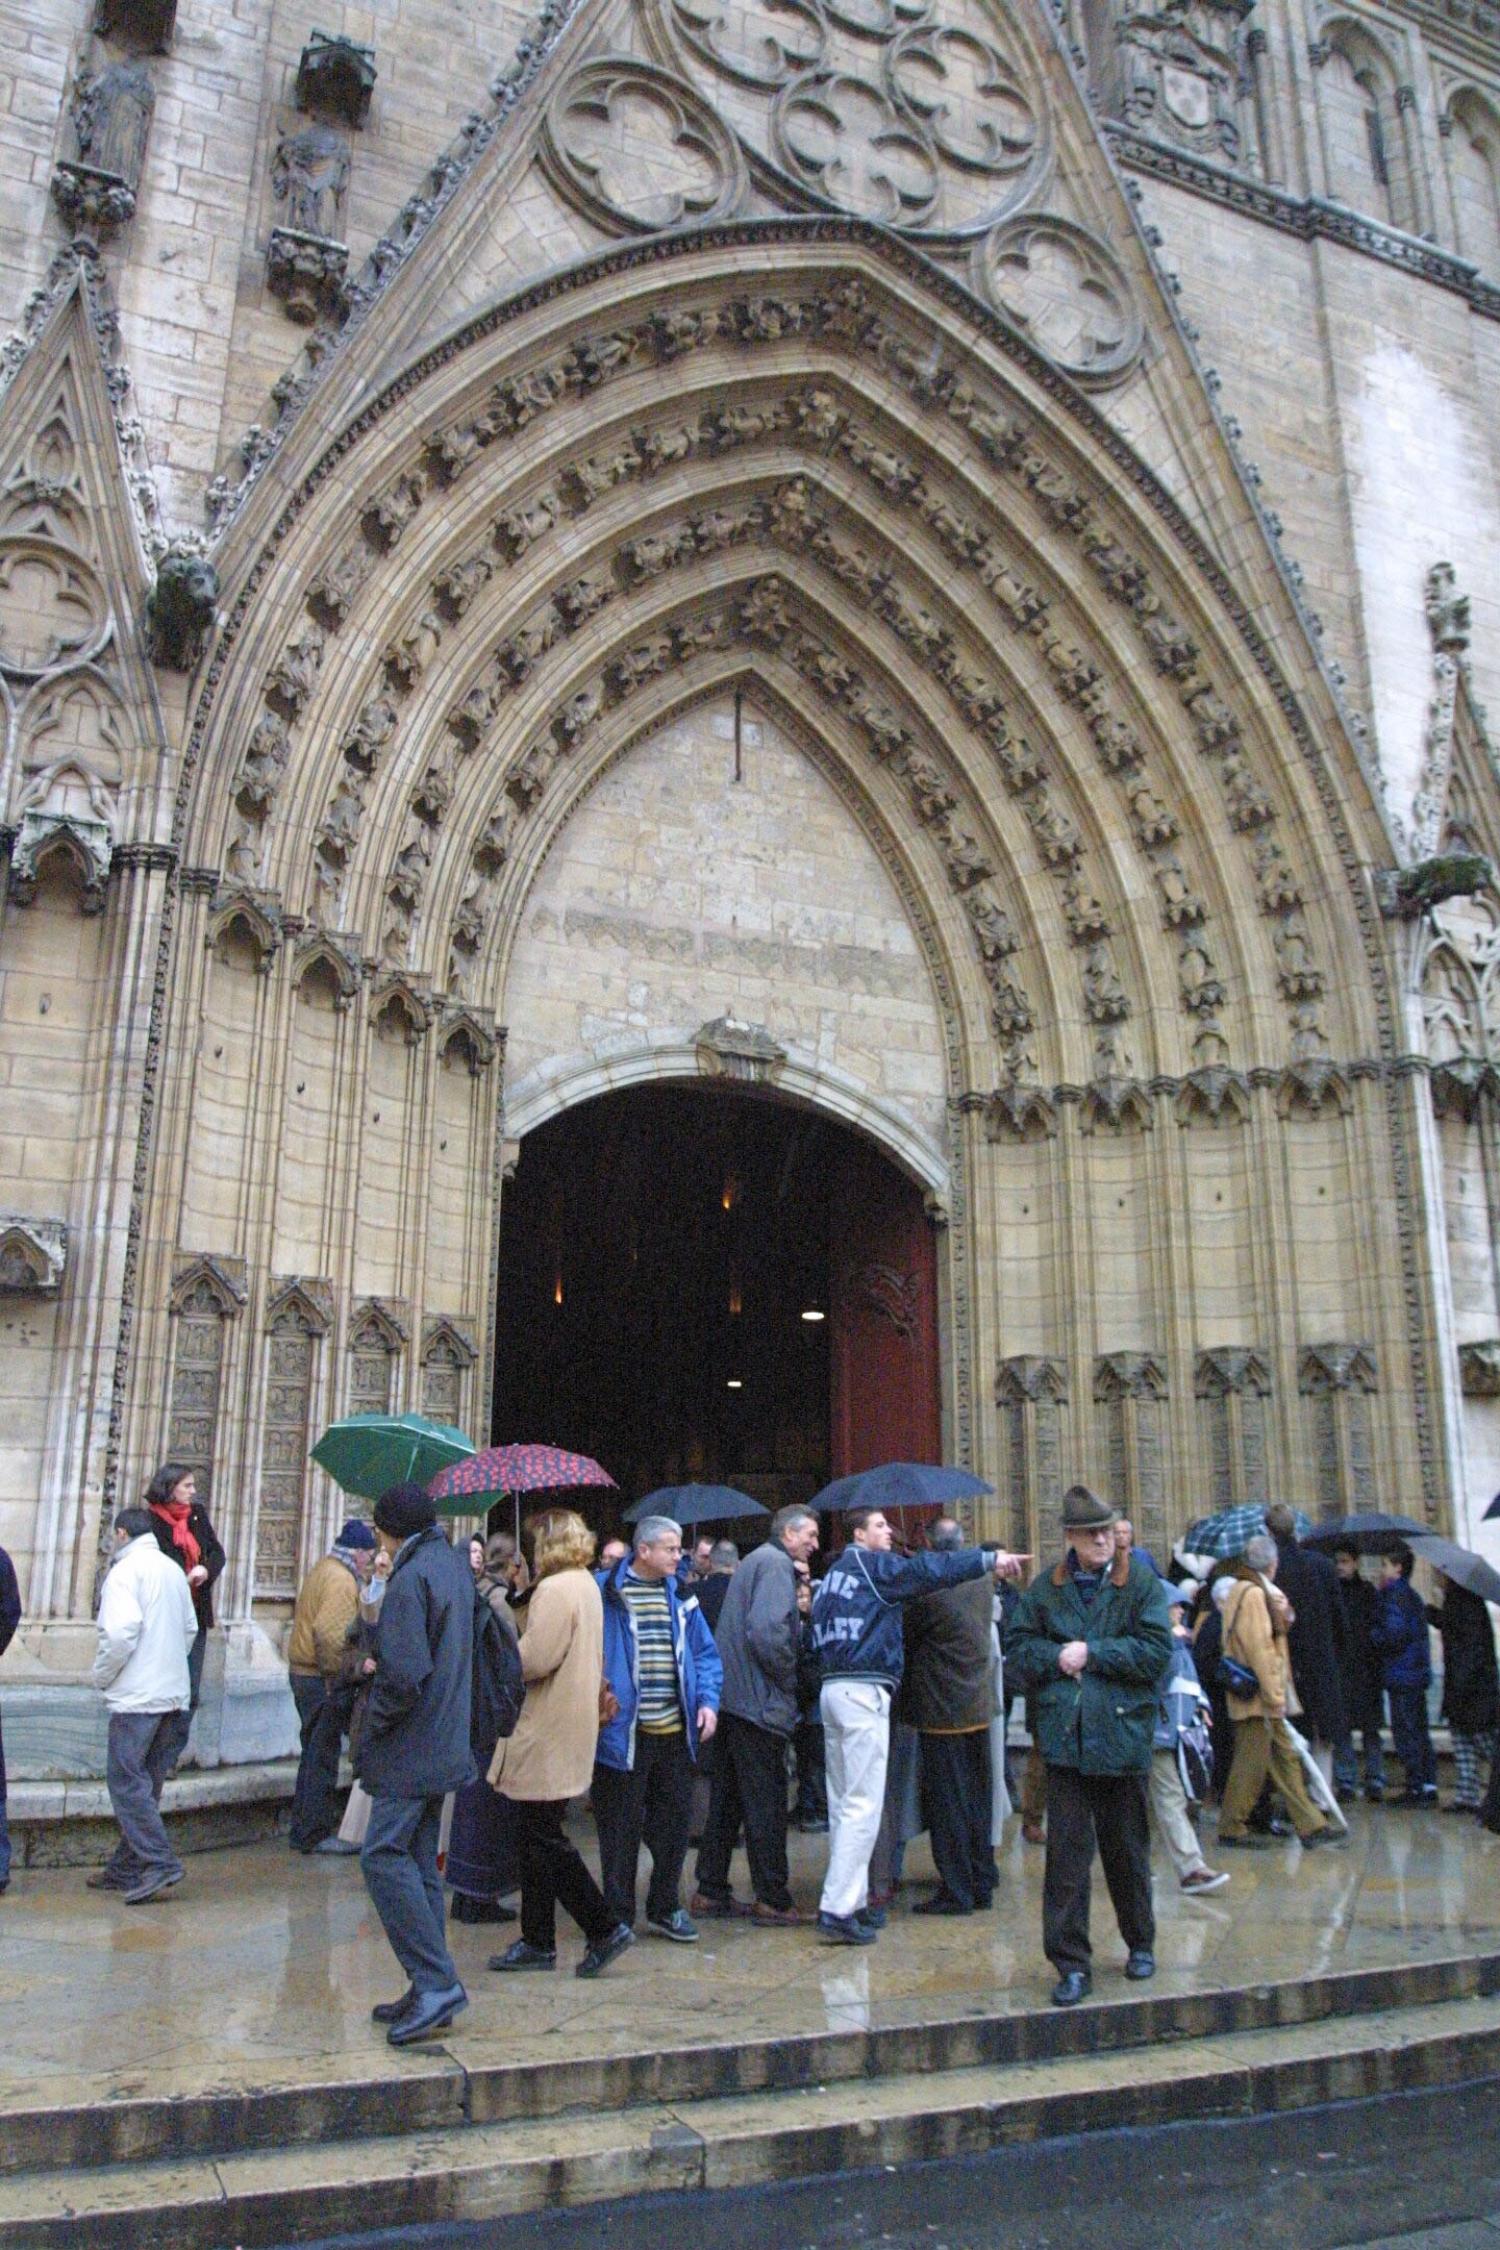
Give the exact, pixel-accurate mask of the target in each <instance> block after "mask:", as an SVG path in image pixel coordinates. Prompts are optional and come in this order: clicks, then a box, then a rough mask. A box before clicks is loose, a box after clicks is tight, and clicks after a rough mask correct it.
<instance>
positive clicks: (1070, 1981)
mask: <svg viewBox="0 0 1500 2250" xmlns="http://www.w3.org/2000/svg"><path fill="white" fill-rule="evenodd" d="M1063 1535H1064V1537H1065V1539H1066V1541H1067V1552H1066V1554H1065V1555H1064V1557H1063V1559H1062V1561H1061V1562H1060V1563H1059V1564H1058V1565H1057V1567H1056V1569H1055V1570H1051V1571H1045V1572H1043V1574H1042V1575H1041V1577H1039V1578H1037V1579H1035V1580H1034V1581H1033V1582H1032V1584H1031V1585H1030V1586H1029V1587H1028V1588H1027V1590H1026V1592H1025V1593H1024V1594H1023V1595H1022V1596H1021V1600H1020V1602H1019V1604H1018V1605H1017V1608H1016V1612H1015V1615H1014V1617H1013V1618H1012V1620H1011V1626H1010V1634H1009V1638H1008V1640H1007V1643H1006V1673H1007V1677H1008V1680H1009V1681H1011V1682H1013V1683H1014V1684H1015V1685H1017V1686H1019V1687H1022V1688H1030V1689H1032V1690H1034V1691H1035V1697H1036V1729H1037V1737H1038V1740H1039V1743H1040V1746H1041V1753H1042V1759H1043V1762H1044V1763H1045V1765H1046V1768H1047V1875H1046V1883H1045V1887H1044V1891H1043V1901H1042V1940H1043V1944H1044V1946H1045V1948H1046V1953H1047V1958H1048V1960H1049V1961H1050V1962H1051V1963H1052V1965H1053V1967H1054V1968H1055V1969H1056V1971H1057V1977H1058V1981H1057V1984H1056V1986H1055V1987H1054V1989H1053V1993H1052V1999H1053V2003H1054V2005H1055V2006H1057V2007H1059V2008H1072V2007H1076V2006H1077V2004H1078V2002H1079V2001H1080V2000H1083V1999H1086V1998H1087V1996H1088V1994H1089V1993H1090V1992H1091V1991H1092V1990H1093V1975H1092V1969H1091V1962H1092V1959H1093V1955H1092V1949H1091V1947H1090V1945H1089V1879H1090V1875H1091V1872H1092V1868H1093V1860H1094V1845H1095V1841H1096V1840H1097V1842H1098V1846H1099V1857H1100V1859H1101V1860H1102V1862H1103V1864H1104V1880H1105V1882H1106V1883H1107V1884H1108V1885H1109V1895H1110V1900H1111V1902H1112V1904H1113V1906H1114V1910H1115V1919H1116V1920H1117V1921H1118V1923H1119V1925H1120V1935H1121V1937H1122V1938H1123V1939H1124V1940H1125V1944H1126V1946H1127V1948H1128V1958H1127V1959H1126V1963H1125V1974H1126V1976H1127V1977H1132V1978H1143V1977H1149V1976H1152V1975H1154V1973H1155V1970H1156V1957H1155V1953H1154V1950H1153V1949H1154V1947H1155V1944H1156V1918H1155V1916H1154V1914H1153V1913H1152V1911H1151V1842H1150V1831H1149V1829H1148V1827H1147V1822H1146V1792H1147V1784H1148V1780H1149V1776H1150V1773H1151V1739H1152V1735H1153V1733H1154V1732H1155V1728H1156V1706H1157V1698H1158V1695H1159V1693H1160V1690H1161V1684H1162V1681H1163V1680H1164V1679H1165V1677H1166V1674H1167V1669H1168V1666H1169V1665H1170V1663H1171V1661H1172V1616H1171V1611H1170V1610H1169V1609H1168V1607H1167V1589H1166V1587H1165V1585H1164V1584H1163V1583H1162V1581H1161V1579H1160V1578H1158V1576H1157V1575H1156V1572H1155V1571H1154V1570H1153V1569H1151V1567H1150V1566H1149V1564H1147V1563H1143V1562H1141V1561H1140V1560H1139V1559H1138V1558H1137V1557H1134V1556H1132V1555H1130V1554H1128V1553H1125V1554H1116V1552H1115V1511H1114V1509H1113V1508H1111V1507H1109V1506H1108V1505H1107V1504H1106V1503H1105V1502H1104V1501H1103V1500H1101V1499H1099V1498H1098V1496H1097V1494H1095V1493H1092V1492H1090V1491H1089V1489H1088V1487H1087V1485H1082V1484H1075V1485H1074V1486H1073V1487H1072V1489H1071V1490H1070V1491H1069V1492H1067V1493H1066V1494H1065V1495H1064V1497H1063Z"/></svg>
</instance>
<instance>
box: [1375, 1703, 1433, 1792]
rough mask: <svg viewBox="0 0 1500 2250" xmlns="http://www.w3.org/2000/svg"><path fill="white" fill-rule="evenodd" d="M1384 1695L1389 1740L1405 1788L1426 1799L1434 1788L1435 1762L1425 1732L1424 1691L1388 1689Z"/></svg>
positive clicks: (1425, 1706)
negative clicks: (1387, 1713)
mask: <svg viewBox="0 0 1500 2250" xmlns="http://www.w3.org/2000/svg"><path fill="white" fill-rule="evenodd" d="M1385 1692H1386V1695H1387V1696H1388V1698H1389V1700H1390V1706H1391V1739H1392V1741H1393V1742H1394V1743H1395V1745H1396V1755H1397V1757H1398V1758H1399V1759H1400V1760H1401V1767H1402V1771H1403V1772H1404V1773H1405V1775H1406V1786H1407V1788H1408V1789H1409V1790H1412V1791H1415V1792H1419V1793H1420V1794H1421V1795H1423V1796H1429V1795H1431V1794H1432V1792H1433V1791H1435V1790H1436V1788H1437V1759H1436V1757H1435V1756H1434V1754H1433V1748H1432V1736H1431V1735H1430V1734H1429V1733H1428V1731H1427V1690H1426V1688H1424V1687H1388V1688H1387V1689H1386V1691H1385Z"/></svg>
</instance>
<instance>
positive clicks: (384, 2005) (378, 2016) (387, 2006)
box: [370, 1984, 417, 2023]
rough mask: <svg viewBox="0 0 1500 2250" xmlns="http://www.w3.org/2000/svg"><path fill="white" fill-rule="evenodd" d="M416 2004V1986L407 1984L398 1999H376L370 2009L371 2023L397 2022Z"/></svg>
mask: <svg viewBox="0 0 1500 2250" xmlns="http://www.w3.org/2000/svg"><path fill="white" fill-rule="evenodd" d="M416 2004H417V1988H416V1986H415V1985H414V1984H409V1985H408V1986H407V1988H406V1990H405V1991H404V1992H403V1993H402V1995H401V1997H400V1999H399V2000H377V2001H376V2003H375V2005H374V2007H373V2008H372V2009H371V2010H370V2021H371V2023H399V2022H400V2021H401V2018H402V2017H403V2016H404V2015H407V2014H409V2012H410V2011H411V2010H412V2009H413V2008H414V2007H415V2006H416Z"/></svg>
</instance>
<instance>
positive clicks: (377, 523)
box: [364, 473, 422, 554]
mask: <svg viewBox="0 0 1500 2250" xmlns="http://www.w3.org/2000/svg"><path fill="white" fill-rule="evenodd" d="M421 505H422V480H421V478H420V477H419V476H417V475H416V474H415V473H408V474H407V475H406V476H404V477H398V478H397V479H396V481H395V483H394V484H393V485H392V486H391V488H390V490H389V492H383V493H382V494H381V496H380V498H379V499H378V500H376V501H374V502H373V503H372V505H371V506H370V507H369V508H368V509H367V510H366V511H365V519H364V522H365V530H366V531H367V533H368V534H369V536H370V537H371V539H373V540H374V542H375V544H376V546H377V547H379V548H381V549H382V551H383V552H385V553H387V554H389V552H390V550H391V548H392V547H394V546H395V545H396V543H397V541H398V540H399V539H400V537H401V534H402V532H403V531H405V529H406V527H407V525H408V524H409V523H410V522H411V519H412V517H413V516H414V515H415V514H416V512H417V510H418V508H420V507H421Z"/></svg>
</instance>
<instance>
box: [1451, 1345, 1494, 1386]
mask: <svg viewBox="0 0 1500 2250" xmlns="http://www.w3.org/2000/svg"><path fill="white" fill-rule="evenodd" d="M1458 1379H1459V1384H1460V1387H1461V1388H1462V1390H1463V1394H1464V1397H1465V1398H1500V1337H1495V1336H1489V1337H1486V1338H1485V1340H1484V1342H1483V1343H1479V1344H1460V1345H1459V1347H1458Z"/></svg>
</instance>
